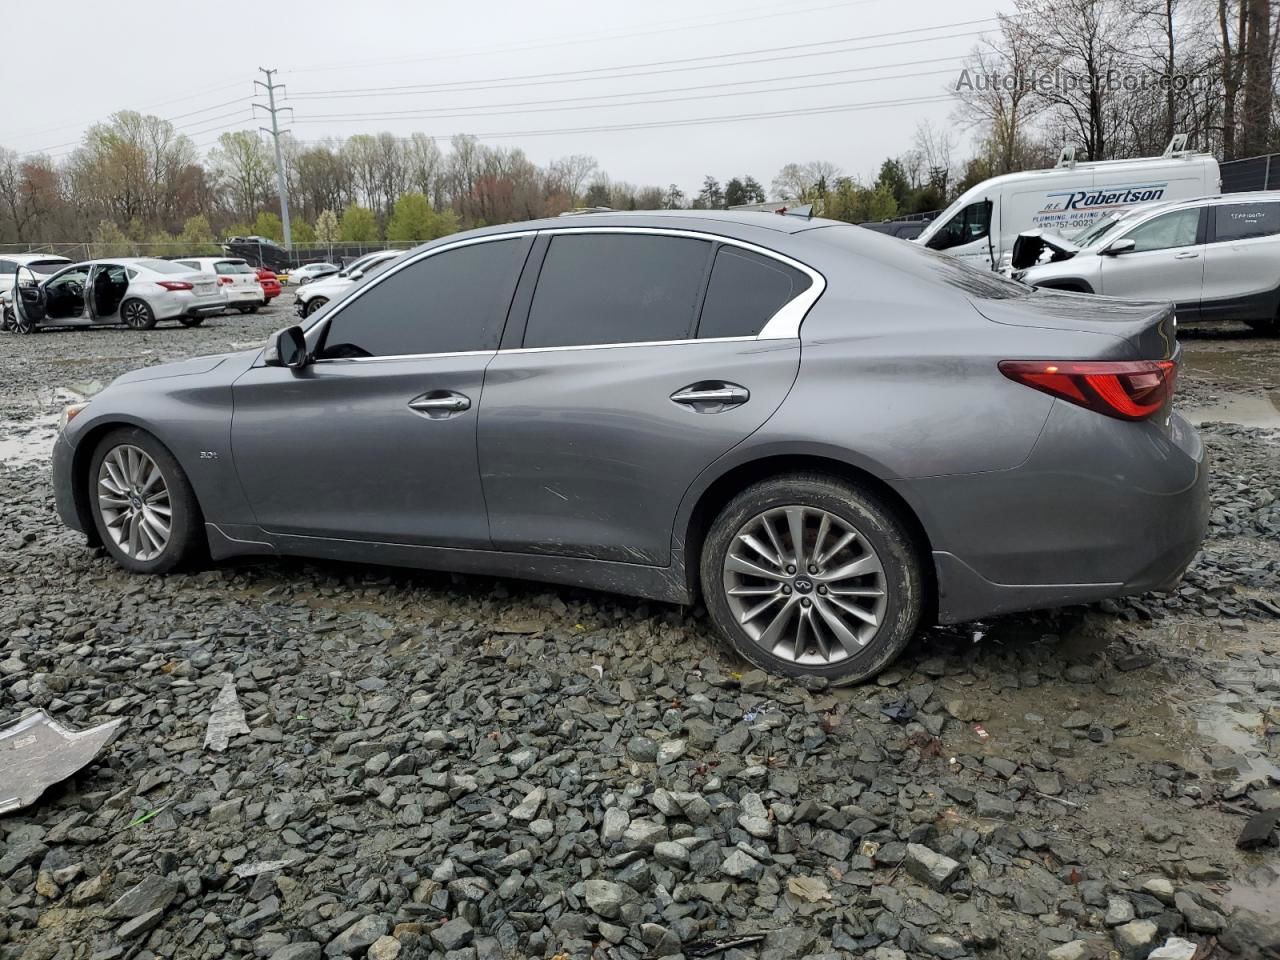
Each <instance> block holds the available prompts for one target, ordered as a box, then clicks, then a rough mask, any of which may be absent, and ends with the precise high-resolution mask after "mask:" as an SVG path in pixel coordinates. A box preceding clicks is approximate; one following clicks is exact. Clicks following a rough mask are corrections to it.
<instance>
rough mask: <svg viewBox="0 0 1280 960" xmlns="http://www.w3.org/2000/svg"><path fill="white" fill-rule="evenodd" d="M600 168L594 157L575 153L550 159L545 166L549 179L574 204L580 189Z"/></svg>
mask: <svg viewBox="0 0 1280 960" xmlns="http://www.w3.org/2000/svg"><path fill="white" fill-rule="evenodd" d="M599 170H600V165H599V164H598V163H596V158H595V157H589V156H587V155H586V154H582V153H575V154H573V155H572V156H568V157H561V158H560V159H559V160H552V161H551V163H550V164H549V165H548V167H547V177H548V179H549V181H550V182H551V183H552V184H554V185H555V186H557V187H558V188H559V189H561V190H563V191H564V192H565V193H567V194H568V195H569V198H570V199H571V200H572V201H573V202H574V203H575V204H576V203H577V202H578V198H579V197H581V196H582V189H583V187H585V186H586V185H587V183H588V181H590V180H591V178H592V177H594V176H595V175H596V173H597V172H599Z"/></svg>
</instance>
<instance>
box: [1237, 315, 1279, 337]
mask: <svg viewBox="0 0 1280 960" xmlns="http://www.w3.org/2000/svg"><path fill="white" fill-rule="evenodd" d="M1245 323H1247V324H1248V325H1249V326H1250V327H1252V328H1253V329H1254V330H1256V331H1258V333H1260V334H1262V335H1263V336H1264V337H1276V336H1280V317H1272V318H1271V319H1270V320H1246V321H1245Z"/></svg>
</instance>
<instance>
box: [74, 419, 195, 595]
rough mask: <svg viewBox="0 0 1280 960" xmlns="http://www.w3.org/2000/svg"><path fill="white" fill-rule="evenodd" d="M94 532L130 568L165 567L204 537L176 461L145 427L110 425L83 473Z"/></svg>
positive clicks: (158, 570)
mask: <svg viewBox="0 0 1280 960" xmlns="http://www.w3.org/2000/svg"><path fill="white" fill-rule="evenodd" d="M86 480H87V483H88V486H89V503H90V505H91V507H92V510H93V521H94V525H95V526H96V527H97V530H98V536H99V537H100V538H101V540H102V543H103V544H104V545H105V546H106V548H107V552H108V553H110V554H111V556H112V558H113V559H114V560H115V561H116V562H117V563H118V564H120V566H122V567H124V568H125V569H126V570H131V571H133V572H134V573H168V572H169V571H170V570H173V569H174V568H176V567H178V566H180V565H181V564H183V563H184V562H186V561H188V560H191V559H192V558H193V557H194V556H195V554H196V553H197V552H198V550H199V548H200V546H201V544H202V543H203V521H202V518H201V515H200V507H199V505H198V504H197V503H196V497H195V493H194V491H193V490H192V489H191V484H190V482H189V481H188V480H187V475H186V474H185V473H184V472H183V471H182V467H181V466H179V464H178V461H177V460H175V459H174V457H173V454H171V453H170V452H169V451H168V450H167V449H166V448H165V446H164V444H162V443H161V442H160V441H159V440H157V439H156V438H155V437H153V436H152V435H151V434H149V433H147V432H146V431H144V430H139V429H138V428H136V427H126V428H122V429H119V430H113V431H112V432H111V433H109V434H108V435H107V436H106V437H104V438H103V439H102V441H101V442H100V443H99V444H98V447H97V449H96V450H95V451H94V454H93V459H92V460H91V461H90V464H89V474H88V477H87V478H86Z"/></svg>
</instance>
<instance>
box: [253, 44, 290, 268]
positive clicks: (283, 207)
mask: <svg viewBox="0 0 1280 960" xmlns="http://www.w3.org/2000/svg"><path fill="white" fill-rule="evenodd" d="M258 70H259V71H261V72H262V73H265V74H266V75H267V82H266V83H263V82H262V81H261V80H255V81H253V84H254V86H257V87H262V89H264V90H266V91H267V106H263V105H262V104H260V103H255V104H254V105H253V106H254V109H257V108H258V107H262V109H263V110H266V111H267V112H268V113H269V114H271V129H270V130H268V129H267V128H266V127H259V128H258V129H259V130H261V131H262V132H263V133H269V134H271V139H272V141H274V143H275V146H276V189H277V190H278V191H279V193H280V219H281V221H283V223H284V248H285V249H286V250H292V249H293V231H292V230H291V229H290V227H289V191H288V190H287V189H286V188H285V179H284V161H283V160H282V159H281V156H280V132H281V131H280V123H279V119H278V117H279V114H281V113H284V112H285V111H286V110H288V111H289V112H290V113H293V107H277V106H276V91H277V90H283V89H284V84H283V83H275V82H274V81H272V79H271V77H272V76H273V75H274V74H276V73H278V72H279V71H277V70H268V69H267V68H266V67H259V68H258ZM285 132H286V133H287V132H288V131H285Z"/></svg>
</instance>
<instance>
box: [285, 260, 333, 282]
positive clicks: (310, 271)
mask: <svg viewBox="0 0 1280 960" xmlns="http://www.w3.org/2000/svg"><path fill="white" fill-rule="evenodd" d="M338 270H339V268H338V266H337V265H336V264H332V263H304V264H303V265H302V266H300V267H295V268H293V269H292V270H290V271H289V272H288V273H287V274H286V276H288V278H289V283H290V284H291V285H292V286H302V285H303V284H307V283H311V281H313V280H319V279H320V278H321V277H331V276H333V275H334V274H335V273H337V272H338Z"/></svg>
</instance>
